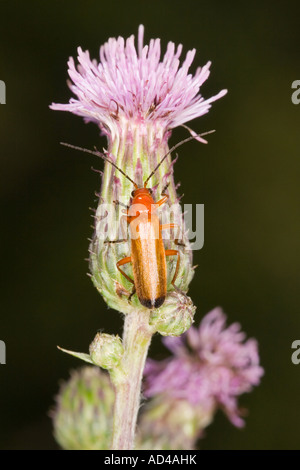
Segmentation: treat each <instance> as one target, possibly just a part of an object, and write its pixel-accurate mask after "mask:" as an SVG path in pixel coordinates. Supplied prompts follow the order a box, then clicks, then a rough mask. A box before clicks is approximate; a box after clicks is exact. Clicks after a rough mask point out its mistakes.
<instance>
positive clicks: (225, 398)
mask: <svg viewBox="0 0 300 470" xmlns="http://www.w3.org/2000/svg"><path fill="white" fill-rule="evenodd" d="M245 337H246V335H245V333H243V332H242V331H241V330H240V325H239V324H238V323H233V324H232V325H230V326H229V327H226V316H225V315H224V313H223V312H222V310H221V309H220V308H216V309H214V310H212V311H211V312H210V313H208V314H207V315H206V316H205V317H204V319H203V320H202V322H201V323H200V326H199V328H198V329H197V328H195V327H191V328H190V329H189V330H188V332H187V333H185V334H184V335H182V336H181V337H175V338H174V337H168V338H164V339H163V342H164V344H165V345H166V346H167V347H168V349H170V350H171V351H172V352H173V354H174V356H173V357H171V358H169V359H166V360H164V361H161V362H156V361H153V360H148V362H147V365H146V369H145V377H146V387H145V392H146V395H147V396H148V397H152V396H156V395H159V394H164V395H167V396H170V397H172V398H174V399H177V400H186V401H187V402H189V403H190V404H191V405H193V406H195V407H197V406H201V408H202V410H203V411H204V412H205V410H207V412H208V413H213V412H214V411H215V410H216V408H217V407H218V406H219V407H221V408H222V409H223V410H224V411H225V413H226V414H227V416H228V418H229V419H230V421H231V422H232V423H233V424H234V425H235V426H237V427H242V426H243V425H244V421H243V419H242V418H241V416H240V411H239V409H238V404H237V400H238V397H239V395H241V394H242V393H245V392H250V391H251V390H252V387H253V386H255V385H258V384H259V382H260V378H261V376H262V375H263V372H264V371H263V369H262V367H260V365H259V355H258V348H257V342H256V341H255V340H254V339H248V340H247V341H246V342H245Z"/></svg>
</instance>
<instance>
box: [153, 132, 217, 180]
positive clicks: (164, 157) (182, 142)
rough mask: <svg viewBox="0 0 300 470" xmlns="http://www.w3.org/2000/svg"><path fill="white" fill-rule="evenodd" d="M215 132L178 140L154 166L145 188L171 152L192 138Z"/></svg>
mask: <svg viewBox="0 0 300 470" xmlns="http://www.w3.org/2000/svg"><path fill="white" fill-rule="evenodd" d="M213 132H215V131H214V130H212V131H207V132H203V134H195V135H192V136H191V137H187V138H186V139H184V140H181V141H180V142H178V143H177V144H176V145H174V146H173V147H172V148H171V149H170V150H169V151H168V152H167V153H166V154H165V155H164V156H163V158H162V159H161V161H160V162H159V164H158V165H157V166H156V167H155V168H154V170H153V171H152V173H151V174H150V175H149V176H148V178H147V179H146V181H145V182H144V188H146V186H147V183H148V181H149V180H150V179H151V178H152V176H153V175H154V173H156V171H157V170H158V168H159V167H160V165H161V164H162V163H163V162H164V161H165V159H166V158H167V156H168V155H169V154H170V153H171V152H174V150H176V149H177V148H178V147H180V146H181V145H183V144H185V143H186V142H189V141H190V140H194V139H197V137H203V136H204V135H207V134H212V133H213Z"/></svg>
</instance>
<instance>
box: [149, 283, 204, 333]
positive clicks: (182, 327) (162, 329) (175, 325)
mask: <svg viewBox="0 0 300 470" xmlns="http://www.w3.org/2000/svg"><path fill="white" fill-rule="evenodd" d="M195 311H196V307H195V306H194V305H193V303H192V301H191V299H190V297H187V296H186V295H184V294H182V293H180V292H178V291H174V292H172V294H170V295H169V296H168V297H167V299H166V301H165V303H164V305H163V307H162V308H157V309H155V310H152V311H151V313H150V320H149V324H150V325H151V326H154V327H155V328H156V330H157V332H158V333H160V334H161V335H163V336H180V335H182V333H184V332H185V331H187V330H188V329H189V328H190V326H191V325H192V323H193V321H194V320H193V319H194V315H195Z"/></svg>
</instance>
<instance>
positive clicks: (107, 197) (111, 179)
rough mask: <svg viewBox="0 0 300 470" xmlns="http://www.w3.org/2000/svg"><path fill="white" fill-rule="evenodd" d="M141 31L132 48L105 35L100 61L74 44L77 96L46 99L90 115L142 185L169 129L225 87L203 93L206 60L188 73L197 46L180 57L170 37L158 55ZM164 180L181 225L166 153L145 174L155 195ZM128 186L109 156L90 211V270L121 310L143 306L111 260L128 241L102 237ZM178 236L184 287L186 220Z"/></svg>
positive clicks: (188, 275) (188, 269) (187, 276)
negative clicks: (65, 101) (93, 211)
mask: <svg viewBox="0 0 300 470" xmlns="http://www.w3.org/2000/svg"><path fill="white" fill-rule="evenodd" d="M143 36H144V27H143V26H142V25H141V26H140V27H139V31H138V47H137V49H136V47H135V44H134V36H130V37H129V38H128V39H126V40H124V39H123V38H122V37H119V38H118V39H115V38H110V39H109V40H108V42H107V43H106V44H104V45H103V46H101V47H100V62H99V63H98V62H97V61H96V60H91V59H90V55H89V52H88V51H86V52H83V51H82V49H81V48H78V66H77V67H76V65H75V62H74V59H73V58H70V59H69V62H68V67H69V70H68V73H69V77H70V79H71V80H72V83H71V84H70V89H71V91H72V92H73V93H74V94H75V95H76V98H71V99H70V102H69V103H68V104H52V105H51V108H52V109H55V110H61V111H70V112H72V113H74V114H77V115H79V116H82V117H83V118H84V119H85V121H92V122H95V123H96V124H97V125H98V126H99V128H100V129H101V131H102V132H103V133H104V134H105V135H106V136H107V139H108V155H109V156H110V157H111V158H112V159H114V162H115V163H116V164H117V165H118V166H119V167H120V168H121V169H122V170H123V171H125V172H126V173H127V174H128V176H129V177H130V178H131V179H133V180H134V181H136V182H137V183H138V184H139V185H142V183H143V181H145V179H146V178H147V177H148V176H149V175H150V173H151V172H152V170H153V169H154V168H155V167H156V165H157V164H158V162H159V161H160V160H161V158H162V156H164V155H165V154H166V153H167V152H168V150H169V148H168V138H169V137H170V134H171V130H172V129H173V128H175V127H176V126H179V125H184V124H185V123H186V122H188V121H190V120H192V119H194V118H196V117H199V116H201V115H203V114H205V113H207V112H208V110H209V108H210V107H211V103H212V102H213V101H215V100H217V99H219V98H221V97H222V96H224V95H225V94H226V91H227V90H222V91H220V92H219V93H218V94H217V95H215V96H213V97H211V98H209V99H206V100H205V99H204V98H203V97H202V95H201V94H200V87H201V85H202V84H203V83H204V81H205V80H206V79H207V78H208V76H209V73H210V71H209V68H210V65H211V63H210V62H208V63H207V64H206V65H205V66H204V67H202V68H201V67H199V68H198V69H197V70H196V73H195V75H194V76H193V75H192V74H191V73H189V68H190V66H191V64H192V62H193V59H194V56H195V52H196V51H195V49H193V50H191V51H189V52H188V53H187V55H186V57H185V59H184V60H183V62H182V63H181V62H180V56H181V52H182V45H181V44H180V45H179V46H178V47H177V48H176V47H175V45H174V43H173V42H169V44H168V46H167V51H166V53H165V55H164V56H163V58H162V60H161V50H160V49H161V48H160V40H159V39H155V40H154V39H152V40H151V41H150V43H149V45H144V38H143ZM200 140H201V141H203V142H205V141H204V140H203V139H200ZM166 184H168V195H169V201H168V202H169V206H172V208H173V207H175V206H176V210H174V211H173V212H174V214H175V215H174V216H173V220H172V222H175V223H176V224H178V225H179V226H181V227H182V212H181V208H180V206H179V204H178V202H179V199H178V197H177V193H176V187H175V184H174V179H173V164H172V163H171V157H170V156H168V158H167V159H166V160H165V162H164V163H163V164H162V165H161V167H160V168H159V169H158V171H157V172H156V173H155V175H153V177H152V178H151V180H150V185H151V187H152V188H153V196H154V200H158V198H159V197H160V195H161V193H162V189H163V188H164V187H165V186H166ZM132 189H133V187H132V185H131V183H130V182H129V181H128V180H127V179H126V178H125V177H124V176H123V175H121V174H120V173H119V172H118V171H116V170H115V168H113V167H112V166H111V165H110V164H106V165H105V171H104V175H103V179H102V188H101V193H100V195H99V206H98V209H97V211H96V215H95V234H94V237H93V241H92V243H91V246H90V270H91V273H92V280H93V282H94V285H95V286H96V288H97V289H98V290H99V292H100V293H101V294H102V295H103V297H104V299H105V301H106V302H107V304H108V305H109V306H110V307H112V308H115V309H117V310H119V311H122V312H123V313H130V312H131V311H132V309H135V310H136V308H141V309H142V310H143V307H141V305H140V303H139V301H138V299H137V297H136V295H134V296H133V297H132V301H131V303H130V304H129V303H128V296H129V294H130V292H131V290H132V285H131V284H130V282H129V281H128V280H127V279H125V277H124V276H123V275H122V274H121V273H120V272H119V271H118V269H117V267H116V263H117V261H119V260H120V259H121V258H123V257H125V256H128V253H130V246H129V244H128V243H117V244H105V243H104V240H105V239H106V240H113V239H114V238H118V234H120V230H119V223H118V224H117V230H116V232H117V233H114V231H113V230H112V223H111V218H110V213H111V212H112V211H111V206H110V209H107V204H112V203H113V201H120V202H121V203H123V204H126V205H127V204H128V203H129V201H130V197H131V191H132ZM115 209H116V210H115V211H114V213H115V217H116V220H118V221H119V220H120V216H121V210H120V207H119V206H116V208H115ZM161 217H162V219H167V220H168V221H170V218H169V216H168V207H167V204H166V205H165V207H164V208H162V211H161ZM119 238H120V237H119ZM121 238H122V237H121ZM182 239H183V241H184V244H185V249H182V253H181V264H180V272H179V275H178V281H177V287H178V288H179V289H181V290H183V291H185V292H186V291H187V289H188V284H189V282H190V281H191V279H192V277H193V274H194V271H193V268H192V254H191V250H190V244H189V240H188V238H187V235H186V229H185V228H184V226H183V229H182ZM172 244H173V243H172V241H170V240H168V241H166V242H165V247H166V249H168V248H170V247H172ZM172 258H174V257H169V258H168V260H167V265H168V273H169V276H168V291H170V290H173V286H171V280H172V278H173V274H174V270H175V263H176V260H175V259H172ZM131 277H132V276H131ZM175 312H176V309H175V310H174V314H175Z"/></svg>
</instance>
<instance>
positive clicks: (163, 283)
mask: <svg viewBox="0 0 300 470" xmlns="http://www.w3.org/2000/svg"><path fill="white" fill-rule="evenodd" d="M205 134H207V133H205ZM205 134H200V135H196V136H195V135H193V136H192V137H188V138H187V139H185V140H183V141H181V142H179V143H177V144H176V145H174V147H172V148H171V149H170V150H169V151H168V152H167V153H166V154H165V155H164V156H163V158H162V159H161V160H160V162H159V163H158V165H157V166H156V167H155V169H154V170H153V171H152V173H151V174H150V175H149V176H148V178H147V179H146V180H145V182H144V185H143V187H139V186H138V185H137V183H136V182H134V181H133V180H132V179H131V178H130V177H129V176H128V175H127V174H126V173H125V172H124V171H123V170H122V169H121V168H119V167H118V166H117V165H116V164H115V163H114V162H113V161H112V160H110V159H109V158H108V157H107V156H106V155H105V154H103V153H101V152H99V151H98V150H96V151H92V150H89V149H84V148H80V147H77V146H74V145H70V144H65V143H62V144H63V145H66V146H67V147H71V148H73V149H75V150H82V151H84V152H87V153H91V154H92V155H96V156H98V157H101V158H102V159H103V160H105V161H107V162H109V163H110V164H111V165H112V166H113V167H115V168H116V169H117V170H118V171H119V172H120V173H122V174H123V176H125V177H126V178H127V179H128V180H129V181H130V182H131V183H132V184H133V185H134V190H133V191H132V194H131V195H132V202H131V204H130V206H129V207H128V206H126V210H125V211H124V212H125V215H123V216H122V217H121V218H123V219H124V218H125V220H126V222H127V224H128V227H129V232H130V243H131V254H130V256H126V257H125V258H122V259H120V260H119V261H118V262H117V263H116V266H117V269H118V270H119V271H120V273H121V274H122V275H123V276H124V277H125V278H126V279H127V280H128V281H129V282H131V283H132V284H133V286H134V287H133V291H132V292H131V294H130V296H129V299H130V298H131V297H132V295H133V294H134V293H136V294H137V297H138V299H139V301H140V303H141V304H142V305H143V306H144V307H147V308H149V309H154V308H159V307H160V306H161V305H162V304H163V303H164V301H165V298H166V296H167V263H166V257H167V256H177V263H176V268H175V273H174V276H173V279H172V281H171V284H172V285H173V287H174V289H175V290H178V291H180V290H179V289H178V288H177V287H176V285H175V281H176V279H177V276H178V272H179V266H180V252H179V250H170V249H168V250H166V249H165V247H164V243H163V237H162V231H163V230H167V229H172V228H175V227H178V225H176V224H174V223H170V224H164V225H162V224H161V223H160V220H159V216H158V208H159V207H161V206H162V205H163V204H164V203H166V202H167V200H168V198H169V196H168V195H167V194H165V193H164V192H163V193H162V195H161V196H162V197H161V199H160V200H159V201H157V202H155V201H154V199H153V196H152V189H151V188H147V183H148V181H149V180H150V179H151V177H152V176H153V175H154V174H155V172H156V171H157V170H158V168H159V167H160V165H161V164H162V163H163V162H164V160H165V159H166V158H167V156H168V155H169V154H170V153H171V152H173V151H174V150H175V149H176V148H177V147H179V146H180V145H182V144H183V143H185V142H188V141H190V140H192V139H195V138H197V137H201V136H203V135H205ZM115 202H116V203H119V202H118V201H115ZM119 204H121V203H119ZM121 205H123V204H121ZM123 241H126V239H122V240H108V241H106V242H105V243H120V242H123ZM174 241H175V244H176V245H181V246H184V243H182V242H179V240H178V239H175V240H174ZM128 263H131V264H132V271H133V279H131V277H130V276H129V275H128V274H126V273H125V271H124V270H123V269H122V268H121V266H124V265H126V264H128Z"/></svg>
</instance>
